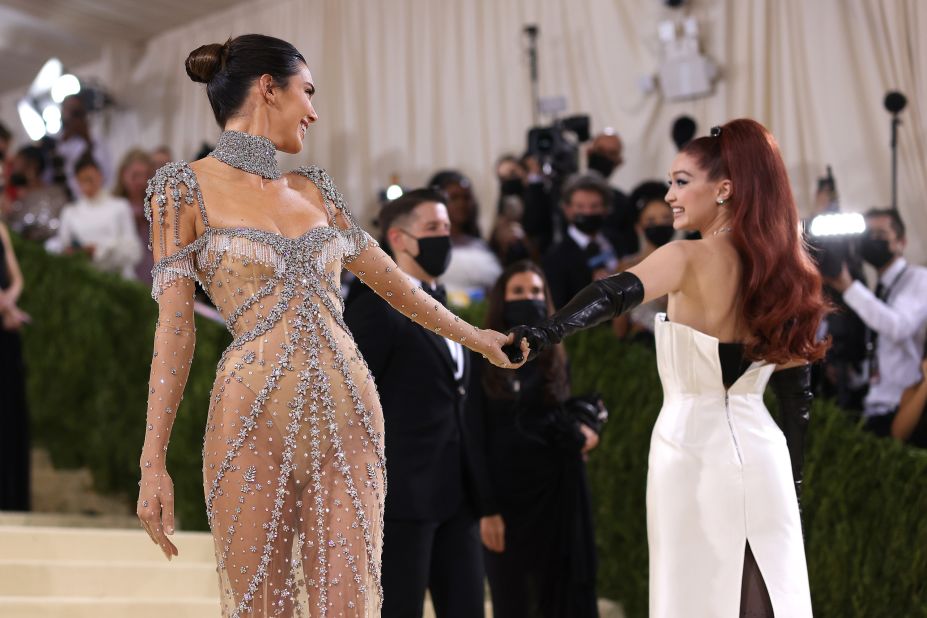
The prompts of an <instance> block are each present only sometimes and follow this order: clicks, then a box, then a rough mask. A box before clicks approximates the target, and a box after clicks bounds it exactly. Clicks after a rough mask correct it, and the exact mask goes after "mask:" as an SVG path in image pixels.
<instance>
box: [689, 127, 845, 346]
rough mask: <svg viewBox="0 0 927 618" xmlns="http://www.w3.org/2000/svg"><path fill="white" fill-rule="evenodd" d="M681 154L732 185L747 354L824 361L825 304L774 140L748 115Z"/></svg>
mask: <svg viewBox="0 0 927 618" xmlns="http://www.w3.org/2000/svg"><path fill="white" fill-rule="evenodd" d="M681 152H684V153H686V154H688V155H689V156H691V157H693V158H694V159H695V160H696V162H697V163H698V165H699V167H700V168H702V169H703V170H704V171H705V172H706V173H707V174H708V177H709V179H711V180H721V179H723V178H728V179H730V181H731V183H732V185H733V192H732V195H731V198H730V200H729V202H728V204H729V206H728V207H729V208H730V211H731V222H730V226H731V228H732V231H731V239H732V241H733V243H734V246H735V247H736V249H737V252H738V254H739V255H740V258H741V260H742V262H743V268H742V273H741V286H740V287H741V306H742V314H743V317H744V320H745V322H746V325H747V328H748V329H749V330H750V332H751V333H753V335H754V337H753V338H752V339H751V340H750V341H748V342H747V346H746V353H747V355H748V357H750V358H751V359H754V360H766V361H768V362H771V363H777V364H783V363H787V362H790V361H794V360H797V359H804V360H807V361H815V360H819V359H821V358H822V357H823V356H824V353H825V351H826V350H827V345H828V343H827V342H826V341H819V340H818V339H817V332H818V326H819V325H820V322H821V320H822V319H823V318H824V316H825V315H826V313H827V303H826V302H825V300H824V296H823V293H822V289H821V287H822V286H821V275H820V274H819V273H818V270H817V268H816V267H815V265H814V263H813V262H812V261H811V258H810V257H809V256H808V252H807V250H806V248H805V245H804V242H803V240H802V237H801V230H800V227H799V226H800V222H799V218H798V209H797V208H796V206H795V198H794V197H793V195H792V189H791V185H790V184H789V178H788V174H787V172H786V169H785V163H784V162H783V160H782V154H781V153H780V152H779V146H778V144H777V143H776V140H775V138H774V137H773V136H772V134H771V133H770V132H769V131H768V130H767V129H766V128H765V127H764V126H763V125H761V124H760V123H758V122H756V121H755V120H750V119H746V118H742V119H738V120H733V121H731V122H729V123H727V124H725V125H724V126H722V127H721V130H720V132H718V133H717V134H716V135H713V136H712V137H700V138H698V139H696V140H693V141H691V142H689V143H688V144H686V146H685V147H683V149H682V150H681Z"/></svg>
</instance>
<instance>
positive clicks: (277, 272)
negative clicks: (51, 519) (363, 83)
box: [138, 35, 527, 617]
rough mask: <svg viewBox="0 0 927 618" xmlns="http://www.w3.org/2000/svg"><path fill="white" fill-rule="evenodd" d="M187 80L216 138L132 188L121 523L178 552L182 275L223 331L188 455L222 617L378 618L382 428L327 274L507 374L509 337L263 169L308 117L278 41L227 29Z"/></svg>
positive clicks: (186, 311) (343, 211) (192, 65)
mask: <svg viewBox="0 0 927 618" xmlns="http://www.w3.org/2000/svg"><path fill="white" fill-rule="evenodd" d="M186 68H187V73H188V74H189V75H190V77H191V78H192V79H193V80H194V81H198V82H205V83H206V84H207V94H208V96H209V100H210V103H211V104H212V107H213V111H214V112H215V115H216V120H217V121H218V122H219V124H220V126H222V127H223V128H224V130H225V131H224V132H223V134H222V135H221V137H220V138H219V140H218V143H217V145H216V149H215V150H214V151H213V152H212V153H211V154H210V156H208V157H206V158H204V159H201V160H199V161H196V162H194V163H193V164H190V165H188V164H186V163H184V162H180V163H169V164H167V165H166V166H164V167H163V168H161V169H160V170H158V172H157V173H156V174H155V176H154V178H153V179H152V180H151V182H150V183H149V187H148V196H147V203H146V215H147V216H148V218H149V220H150V222H151V228H152V234H151V239H150V242H151V245H152V251H153V253H154V259H155V266H154V269H153V279H154V283H153V288H152V296H153V297H154V298H155V299H156V300H157V301H158V305H159V313H158V323H157V326H156V331H155V342H154V356H153V359H152V368H151V383H150V389H149V399H148V412H147V432H146V435H145V442H144V446H143V449H142V455H141V461H140V464H141V483H140V487H141V490H140V493H139V500H138V515H139V518H140V519H141V520H142V524H143V526H144V527H145V529H146V530H147V531H148V533H149V535H150V536H151V538H152V540H153V541H154V542H155V543H157V544H158V545H159V546H160V547H161V549H162V551H164V553H165V555H166V556H167V557H168V558H169V559H170V558H171V556H174V555H177V548H176V547H175V546H174V545H173V543H171V541H170V539H169V535H170V534H172V533H173V525H174V522H173V507H174V504H173V501H174V498H173V485H172V482H171V479H170V476H169V475H168V473H167V468H166V457H167V444H168V439H169V437H170V432H171V426H172V423H173V420H174V417H175V414H176V412H177V410H178V406H179V404H180V400H181V398H182V393H183V388H184V384H185V381H186V378H187V375H188V372H189V367H190V360H191V358H192V355H193V347H194V339H195V336H194V327H193V293H194V283H195V282H197V281H198V282H199V283H200V284H201V285H202V286H203V288H204V289H205V290H206V292H207V293H208V294H209V296H210V298H211V299H212V301H213V302H214V303H215V305H216V308H217V309H218V310H219V312H220V313H221V314H222V316H223V317H224V318H225V320H226V323H227V326H228V328H229V330H230V331H231V332H232V335H233V337H234V341H233V343H232V344H231V346H230V347H229V348H228V349H227V350H226V351H225V353H224V354H223V356H222V359H221V360H220V362H219V367H218V374H217V376H216V381H215V385H214V387H213V390H212V395H211V399H210V409H209V414H208V419H207V425H206V435H205V438H204V443H203V483H204V490H205V494H206V510H207V515H208V519H209V524H210V528H211V530H212V534H213V538H214V540H215V550H216V560H217V563H218V573H219V584H220V600H221V606H222V613H223V616H236V617H239V616H240V617H244V616H329V617H335V616H351V617H355V616H356V617H367V616H379V612H380V606H381V603H382V591H381V588H380V553H381V543H382V526H383V524H382V517H383V501H384V496H385V493H386V485H387V479H386V468H385V461H384V447H383V440H384V436H383V417H382V412H381V409H380V405H379V402H378V398H377V393H376V389H375V386H374V382H373V379H372V378H371V376H370V374H369V371H368V370H367V366H366V364H365V362H364V360H363V359H362V358H361V356H360V353H359V352H358V349H357V347H356V346H355V344H354V341H353V339H352V337H351V334H350V333H349V331H348V329H347V327H346V325H345V323H344V321H343V320H342V309H343V306H342V301H341V298H340V295H339V275H340V272H341V269H342V267H346V268H348V269H350V270H351V271H352V272H353V273H354V274H356V275H357V276H358V277H359V278H361V279H362V280H363V281H364V282H365V283H366V284H367V285H369V286H370V287H371V288H372V289H373V290H374V291H376V292H377V293H378V294H380V295H382V296H383V297H384V298H386V299H387V300H388V301H389V302H390V304H391V305H392V306H393V307H395V308H396V309H397V310H399V311H401V312H403V313H404V314H406V315H407V316H408V317H410V318H411V319H413V320H414V321H416V322H417V323H418V324H420V325H421V326H423V327H425V328H430V329H432V330H434V331H435V332H439V333H440V334H442V335H444V336H445V337H448V338H451V339H454V340H456V341H459V342H460V343H462V344H464V345H466V346H467V347H469V348H471V349H473V350H475V351H478V352H480V353H482V354H483V355H484V356H486V357H487V358H489V359H490V360H492V361H493V362H495V363H497V364H499V365H500V366H510V367H511V366H512V365H511V364H510V363H509V361H508V358H507V357H506V355H505V354H504V353H503V352H502V349H501V346H502V345H503V344H504V343H506V342H507V341H511V338H506V337H505V336H504V335H501V334H499V333H496V332H494V331H486V330H481V329H478V328H476V327H473V326H471V325H470V324H467V323H466V322H464V321H461V320H458V319H457V318H456V317H454V316H453V315H452V314H450V313H448V312H447V310H446V309H445V308H444V307H443V306H441V305H440V304H437V303H436V302H434V301H433V300H432V299H431V297H430V296H428V295H427V294H425V293H424V292H422V291H421V290H419V289H418V288H416V287H415V286H414V285H413V284H412V282H411V281H410V280H408V279H407V278H406V277H405V275H403V274H402V273H401V272H400V271H398V269H397V268H396V266H395V264H394V263H393V261H392V260H391V259H390V258H389V257H388V256H387V255H386V254H385V253H384V252H383V251H382V250H381V249H380V248H379V246H378V245H377V244H376V243H375V242H374V241H373V240H372V239H371V238H370V237H369V236H368V235H367V234H366V233H365V232H364V231H363V230H362V229H361V228H360V227H359V226H358V224H357V222H356V221H355V219H354V218H353V217H352V215H351V213H350V212H349V211H348V210H347V208H346V207H345V204H344V201H343V199H342V197H341V194H340V193H339V192H338V190H337V189H336V188H335V186H334V184H333V183H332V180H331V178H330V177H329V176H328V175H327V174H326V173H325V171H323V170H322V169H320V168H318V167H306V168H299V169H297V170H295V171H294V172H291V173H289V174H282V173H281V172H280V171H279V169H278V167H277V162H276V159H275V152H276V150H281V151H284V152H291V153H293V152H299V151H300V149H301V147H302V140H303V138H304V137H305V133H306V131H307V129H308V128H309V126H310V125H311V123H313V122H315V120H316V119H317V116H316V113H315V110H314V109H313V107H312V103H311V98H312V95H313V94H314V92H315V86H314V84H313V82H312V76H311V74H310V73H309V69H308V67H307V66H306V62H305V60H304V59H303V57H302V56H301V55H300V54H299V52H298V51H296V49H295V48H293V46H292V45H290V44H289V43H286V42H285V41H281V40H279V39H275V38H272V37H267V36H263V35H243V36H240V37H237V38H235V39H234V40H232V39H230V40H229V41H228V42H226V43H225V44H224V45H219V44H212V45H205V46H203V47H200V48H198V49H196V50H194V51H193V52H191V54H190V56H189V57H188V59H187V61H186ZM525 351H527V349H526V348H524V349H523V352H525Z"/></svg>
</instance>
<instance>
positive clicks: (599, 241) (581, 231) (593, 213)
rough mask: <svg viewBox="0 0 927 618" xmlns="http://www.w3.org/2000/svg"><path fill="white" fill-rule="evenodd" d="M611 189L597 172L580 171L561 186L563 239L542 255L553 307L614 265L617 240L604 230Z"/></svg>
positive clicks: (567, 299) (615, 266)
mask: <svg viewBox="0 0 927 618" xmlns="http://www.w3.org/2000/svg"><path fill="white" fill-rule="evenodd" d="M611 198H612V189H611V187H609V186H608V184H606V182H605V181H604V180H603V179H602V177H601V176H600V175H599V174H596V173H590V174H580V175H577V176H574V177H573V178H571V179H570V180H569V181H568V182H567V184H566V186H565V187H564V188H563V197H562V206H563V215H564V218H565V219H566V221H567V224H568V225H567V230H566V234H564V235H563V240H561V241H560V242H559V243H557V244H555V245H554V246H553V247H551V248H550V251H548V252H547V255H546V256H545V257H544V262H543V267H544V273H545V274H546V275H547V281H548V283H549V284H550V293H551V296H552V297H553V301H554V306H555V307H557V308H558V309H559V308H560V307H562V306H563V305H565V304H566V303H567V301H569V300H570V299H571V298H573V296H574V295H575V294H576V293H577V292H579V291H580V290H581V289H583V288H584V287H586V286H587V285H589V284H590V283H592V281H593V280H596V279H601V278H603V277H607V276H608V275H611V274H613V273H614V272H615V270H616V269H617V267H618V257H619V256H621V255H622V254H623V253H622V252H621V251H620V245H619V243H620V241H619V240H618V239H616V238H615V237H614V236H611V235H610V234H609V232H608V231H607V230H605V229H604V225H605V220H606V217H607V216H608V213H609V209H610V206H611Z"/></svg>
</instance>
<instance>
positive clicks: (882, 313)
mask: <svg viewBox="0 0 927 618" xmlns="http://www.w3.org/2000/svg"><path fill="white" fill-rule="evenodd" d="M879 282H880V283H881V284H882V285H883V287H885V288H886V289H887V290H888V298H886V300H885V302H882V301H881V300H879V299H878V298H877V297H876V295H875V294H874V293H873V292H871V291H870V290H869V289H868V288H867V287H866V286H865V285H863V284H862V283H861V282H859V281H854V282H853V284H852V285H851V286H850V287H849V288H847V290H846V291H845V292H844V293H843V300H845V301H846V303H847V305H849V306H850V308H851V309H853V311H855V312H856V314H857V315H859V317H860V319H861V320H862V321H863V322H864V323H865V324H866V326H868V327H869V328H871V329H872V330H874V331H875V332H876V333H878V336H879V338H878V341H877V342H876V350H875V354H876V359H877V361H878V367H879V376H878V378H877V379H874V380H873V381H872V383H871V384H870V387H869V394H868V395H866V400H865V403H864V415H865V416H867V417H868V416H878V415H881V414H887V413H889V412H891V411H893V410H895V409H896V408H897V407H898V404H899V402H900V401H901V395H902V393H903V392H904V390H905V389H906V388H908V387H909V386H911V385H912V384H915V383H917V382H919V381H920V379H921V359H922V358H923V356H924V340H925V337H927V268H923V267H921V266H915V265H912V264H908V262H907V261H905V259H904V258H899V259H897V260H896V261H895V263H894V264H892V265H891V266H889V267H888V269H886V271H885V272H884V273H882V275H881V276H880V277H879Z"/></svg>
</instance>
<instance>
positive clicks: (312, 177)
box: [284, 166, 328, 201]
mask: <svg viewBox="0 0 927 618" xmlns="http://www.w3.org/2000/svg"><path fill="white" fill-rule="evenodd" d="M327 176H328V174H327V173H326V172H325V170H323V169H322V168H320V167H317V166H306V167H298V168H296V169H294V170H291V171H290V172H288V173H287V174H286V176H284V177H285V178H286V183H287V187H289V188H290V189H293V190H294V191H297V192H299V193H302V194H303V195H308V196H310V197H311V198H313V201H321V199H322V186H321V185H322V179H323V178H324V177H327Z"/></svg>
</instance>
